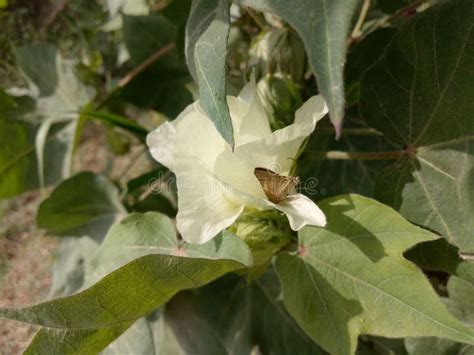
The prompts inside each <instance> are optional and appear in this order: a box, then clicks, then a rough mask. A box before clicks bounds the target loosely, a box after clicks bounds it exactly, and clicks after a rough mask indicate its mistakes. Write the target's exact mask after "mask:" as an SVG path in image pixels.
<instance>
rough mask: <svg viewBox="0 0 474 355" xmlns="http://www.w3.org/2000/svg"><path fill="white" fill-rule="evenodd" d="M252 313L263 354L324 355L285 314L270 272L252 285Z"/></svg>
mask: <svg viewBox="0 0 474 355" xmlns="http://www.w3.org/2000/svg"><path fill="white" fill-rule="evenodd" d="M253 300H254V306H253V308H252V314H253V315H254V317H255V318H256V319H254V320H253V324H254V327H255V328H256V330H255V331H256V334H255V335H254V337H255V338H256V339H257V343H258V345H259V347H260V348H261V349H262V352H263V353H264V354H275V355H286V354H314V355H319V354H325V353H326V352H324V351H323V350H322V349H321V348H320V347H319V346H318V345H317V344H316V343H315V342H314V341H313V340H312V339H311V338H310V337H308V336H307V335H306V334H305V333H304V331H303V330H302V329H301V328H300V327H299V326H298V324H297V323H296V321H295V320H294V319H293V318H292V317H291V316H290V315H289V314H288V311H287V310H286V308H285V306H284V304H283V298H282V295H281V286H280V281H279V279H278V277H277V275H276V273H275V272H274V271H273V270H270V271H267V272H266V273H265V274H264V275H263V276H262V277H261V278H259V279H258V280H256V281H255V282H254V283H253Z"/></svg>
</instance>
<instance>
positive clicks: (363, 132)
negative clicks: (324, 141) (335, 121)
mask: <svg viewBox="0 0 474 355" xmlns="http://www.w3.org/2000/svg"><path fill="white" fill-rule="evenodd" d="M318 132H321V133H329V134H334V132H335V129H334V128H331V127H321V128H318ZM342 135H343V136H344V135H348V136H383V134H382V133H381V132H379V131H377V130H375V129H373V128H344V129H343V130H342Z"/></svg>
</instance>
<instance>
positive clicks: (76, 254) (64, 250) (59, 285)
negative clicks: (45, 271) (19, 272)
mask: <svg viewBox="0 0 474 355" xmlns="http://www.w3.org/2000/svg"><path fill="white" fill-rule="evenodd" d="M97 248H98V243H97V242H95V241H94V240H92V239H91V238H89V237H81V238H72V237H71V238H63V239H62V240H61V245H60V247H59V249H58V251H57V253H56V255H57V257H56V259H55V260H54V264H53V267H52V285H51V290H50V297H51V298H55V297H62V296H69V295H72V294H73V293H75V292H77V291H78V290H79V289H81V287H82V286H83V284H84V277H85V274H86V270H85V269H86V265H87V264H89V263H90V260H89V259H90V257H91V256H92V255H93V254H94V252H95V251H96V250H97Z"/></svg>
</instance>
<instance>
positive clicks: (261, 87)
mask: <svg viewBox="0 0 474 355" xmlns="http://www.w3.org/2000/svg"><path fill="white" fill-rule="evenodd" d="M258 93H259V95H260V97H261V98H262V102H263V105H264V107H265V110H266V112H267V115H268V118H269V121H270V127H271V128H272V130H277V129H280V128H283V127H285V126H288V125H290V124H292V123H293V120H294V115H295V111H296V109H297V108H298V107H300V106H301V101H302V100H301V96H300V94H299V90H298V88H297V86H296V85H295V83H294V82H293V81H292V80H291V79H289V78H287V77H284V76H283V77H282V76H276V75H275V76H267V77H266V78H263V79H261V80H260V81H259V82H258Z"/></svg>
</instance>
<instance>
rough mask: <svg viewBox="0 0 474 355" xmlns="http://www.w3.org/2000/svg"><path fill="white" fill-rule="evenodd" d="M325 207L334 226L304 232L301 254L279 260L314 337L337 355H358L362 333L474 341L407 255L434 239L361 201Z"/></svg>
mask: <svg viewBox="0 0 474 355" xmlns="http://www.w3.org/2000/svg"><path fill="white" fill-rule="evenodd" d="M319 206H320V207H321V209H322V210H323V211H324V212H325V213H326V216H327V217H328V224H327V226H326V227H325V228H316V227H306V228H304V229H303V230H301V231H300V232H299V247H298V253H297V254H281V255H279V256H278V258H277V261H276V267H277V272H278V275H279V277H280V279H281V281H282V285H283V296H284V300H285V305H286V307H287V308H288V310H289V312H290V314H291V315H292V316H293V317H294V318H295V319H296V321H297V322H298V323H299V325H300V326H301V327H302V328H303V329H304V330H305V331H306V332H307V333H308V335H310V336H311V337H312V338H313V339H315V340H316V341H317V342H318V343H319V344H320V345H321V346H322V347H324V348H325V349H326V350H327V351H329V352H331V353H333V354H353V353H354V352H355V349H356V345H357V337H358V336H359V335H360V334H372V335H379V336H385V337H395V338H401V337H405V336H437V337H443V338H449V339H453V340H456V341H461V342H465V343H470V344H474V329H470V328H468V327H466V326H465V325H463V324H462V323H460V322H459V321H457V320H456V319H455V318H454V317H453V316H452V315H450V314H449V312H448V311H447V310H446V308H445V306H444V305H443V304H442V302H441V301H440V299H439V298H438V296H437V295H436V293H435V291H434V290H433V288H432V287H431V285H430V283H429V282H428V280H427V279H426V278H425V276H424V275H423V273H422V272H421V271H420V270H419V269H417V268H416V266H415V265H414V264H412V263H410V262H409V261H407V260H406V259H404V258H403V256H402V253H403V252H404V251H405V250H406V249H408V248H410V247H412V246H413V245H415V244H416V243H419V242H423V241H428V240H433V239H435V238H436V236H435V235H433V234H432V233H430V232H428V231H425V230H423V229H421V228H419V227H416V226H414V225H411V224H410V223H409V222H407V221H406V220H405V219H404V218H403V217H401V216H400V215H399V214H398V213H397V212H395V211H394V210H392V209H391V208H389V207H387V206H384V205H382V204H380V203H378V202H376V201H374V200H371V199H367V198H364V197H361V196H357V195H342V196H340V197H334V198H330V199H327V200H323V201H321V202H320V203H319Z"/></svg>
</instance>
